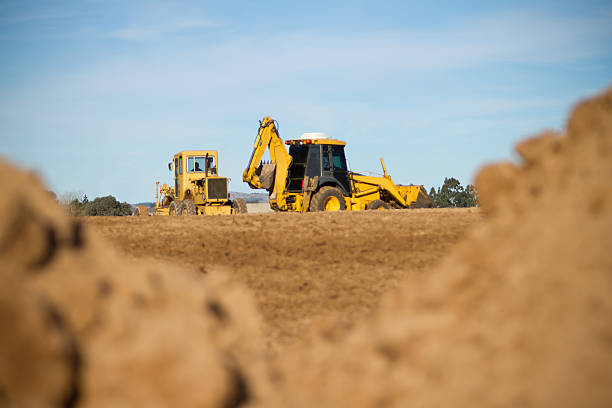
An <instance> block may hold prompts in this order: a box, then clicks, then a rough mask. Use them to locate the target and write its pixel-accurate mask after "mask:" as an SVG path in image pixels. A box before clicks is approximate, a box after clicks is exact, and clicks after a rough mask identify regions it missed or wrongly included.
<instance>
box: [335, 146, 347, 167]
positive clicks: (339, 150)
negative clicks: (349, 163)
mask: <svg viewBox="0 0 612 408" xmlns="http://www.w3.org/2000/svg"><path fill="white" fill-rule="evenodd" d="M332 162H333V164H334V170H346V159H345V157H344V149H343V146H332Z"/></svg>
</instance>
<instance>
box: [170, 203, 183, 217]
mask: <svg viewBox="0 0 612 408" xmlns="http://www.w3.org/2000/svg"><path fill="white" fill-rule="evenodd" d="M180 205H181V202H180V201H178V200H174V201H172V202H171V203H170V206H169V207H168V215H171V216H173V215H180V214H179V212H178V210H179V206H180Z"/></svg>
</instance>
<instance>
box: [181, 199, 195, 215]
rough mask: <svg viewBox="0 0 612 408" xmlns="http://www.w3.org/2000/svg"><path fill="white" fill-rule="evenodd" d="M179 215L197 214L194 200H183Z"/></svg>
mask: <svg viewBox="0 0 612 408" xmlns="http://www.w3.org/2000/svg"><path fill="white" fill-rule="evenodd" d="M178 215H197V211H196V207H195V204H194V203H193V200H183V202H182V203H181V205H179V207H178Z"/></svg>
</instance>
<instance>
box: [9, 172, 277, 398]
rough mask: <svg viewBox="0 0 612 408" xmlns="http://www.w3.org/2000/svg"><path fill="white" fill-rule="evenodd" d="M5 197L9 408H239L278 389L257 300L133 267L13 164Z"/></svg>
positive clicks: (198, 280)
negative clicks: (267, 365)
mask: <svg viewBox="0 0 612 408" xmlns="http://www.w3.org/2000/svg"><path fill="white" fill-rule="evenodd" d="M0 185H1V186H2V190H3V195H2V197H1V198H0V211H1V212H2V214H3V217H0V265H2V268H1V269H0V279H1V281H2V285H0V405H11V406H13V405H14V406H53V405H60V406H75V405H79V406H210V407H221V406H223V407H229V406H237V405H238V404H240V403H243V402H247V401H252V400H253V399H254V398H256V397H257V392H258V391H261V390H264V389H265V388H266V386H265V384H264V383H263V382H262V380H263V379H265V376H262V375H260V373H261V372H263V368H262V364H263V362H262V359H261V356H262V355H263V352H262V350H259V349H257V348H256V347H253V346H251V345H256V344H260V343H262V341H261V340H258V339H259V336H260V335H259V327H258V326H259V324H258V317H257V315H256V314H255V313H254V311H253V309H254V307H253V305H252V302H251V300H250V297H249V296H248V294H247V293H245V291H243V290H242V289H239V288H237V287H236V286H235V285H232V284H229V283H227V281H225V280H223V279H221V278H218V277H216V278H206V279H205V278H204V277H203V276H201V275H195V274H188V273H185V272H183V271H181V270H180V269H178V268H174V267H170V266H168V265H159V264H156V265H153V264H150V265H147V264H139V265H133V264H129V263H128V262H126V261H125V260H123V259H121V257H118V256H117V255H116V253H115V252H114V251H113V250H111V249H109V248H107V247H106V245H105V244H104V243H102V242H100V240H99V239H98V238H97V237H96V236H94V235H92V234H91V233H89V232H88V231H86V230H84V229H83V228H82V226H81V224H80V223H79V222H78V221H75V219H74V218H69V217H67V216H66V215H65V214H64V213H63V211H62V210H61V209H60V207H59V206H58V205H57V204H56V203H55V202H54V200H52V199H51V198H50V197H49V195H48V194H46V193H45V192H44V189H43V188H42V186H41V185H40V183H39V181H38V180H37V179H36V177H34V176H33V175H29V174H24V173H21V172H18V171H16V170H14V169H13V168H11V167H10V166H9V165H7V164H6V163H0ZM215 276H218V274H216V275H215Z"/></svg>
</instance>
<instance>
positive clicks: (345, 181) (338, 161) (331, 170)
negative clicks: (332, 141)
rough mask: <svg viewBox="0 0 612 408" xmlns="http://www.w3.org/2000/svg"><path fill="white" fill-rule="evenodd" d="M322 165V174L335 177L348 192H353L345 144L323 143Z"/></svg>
mask: <svg viewBox="0 0 612 408" xmlns="http://www.w3.org/2000/svg"><path fill="white" fill-rule="evenodd" d="M321 147H322V151H321V167H322V174H321V175H322V176H323V177H329V178H331V179H334V180H335V181H336V182H337V183H338V184H339V185H340V186H341V187H342V188H344V190H345V191H346V193H347V194H349V195H350V194H351V183H350V182H349V178H348V169H347V167H346V158H345V157H344V146H339V145H322V146H321Z"/></svg>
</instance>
